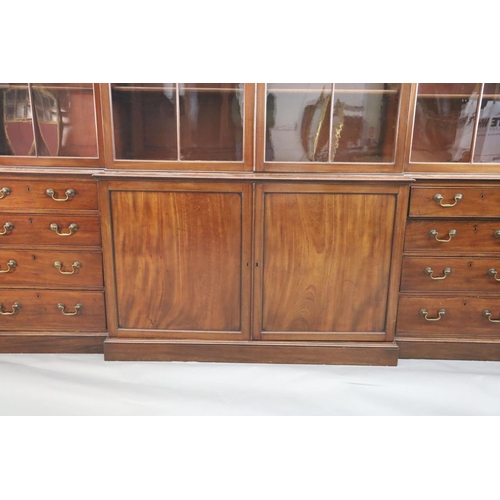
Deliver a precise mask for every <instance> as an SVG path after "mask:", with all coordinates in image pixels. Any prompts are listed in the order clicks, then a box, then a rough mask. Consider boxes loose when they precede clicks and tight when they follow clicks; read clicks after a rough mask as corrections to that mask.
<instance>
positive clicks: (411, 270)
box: [0, 256, 500, 293]
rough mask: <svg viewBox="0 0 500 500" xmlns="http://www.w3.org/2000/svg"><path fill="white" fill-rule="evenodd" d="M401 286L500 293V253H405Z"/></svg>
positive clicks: (419, 289) (410, 289)
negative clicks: (469, 254) (486, 255)
mask: <svg viewBox="0 0 500 500" xmlns="http://www.w3.org/2000/svg"><path fill="white" fill-rule="evenodd" d="M0 282H1V279H0ZM400 290H401V292H459V291H471V292H476V291H477V292H484V293H495V292H496V293H500V257H499V258H481V257H410V256H405V257H403V269H402V273H401V288H400Z"/></svg>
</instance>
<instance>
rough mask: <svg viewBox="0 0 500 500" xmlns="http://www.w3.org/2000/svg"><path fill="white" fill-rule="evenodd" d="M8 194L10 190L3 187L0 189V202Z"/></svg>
mask: <svg viewBox="0 0 500 500" xmlns="http://www.w3.org/2000/svg"><path fill="white" fill-rule="evenodd" d="M9 194H10V188H8V187H3V188H2V189H0V200H3V199H4V198H5V197H6V196H9Z"/></svg>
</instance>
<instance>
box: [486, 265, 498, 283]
mask: <svg viewBox="0 0 500 500" xmlns="http://www.w3.org/2000/svg"><path fill="white" fill-rule="evenodd" d="M497 274H498V271H497V270H496V269H495V268H493V267H492V268H491V269H488V276H493V279H494V280H495V281H500V278H497Z"/></svg>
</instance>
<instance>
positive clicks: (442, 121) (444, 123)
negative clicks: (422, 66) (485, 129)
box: [411, 83, 480, 162]
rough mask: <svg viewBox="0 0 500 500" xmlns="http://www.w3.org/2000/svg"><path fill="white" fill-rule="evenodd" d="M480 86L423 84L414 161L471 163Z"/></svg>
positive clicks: (415, 128)
mask: <svg viewBox="0 0 500 500" xmlns="http://www.w3.org/2000/svg"><path fill="white" fill-rule="evenodd" d="M479 89H480V85H479V84H477V83H425V84H419V86H418V94H417V103H416V108H415V120H414V127H413V142H412V151H411V161H413V162H469V161H470V160H471V158H470V156H471V154H470V153H471V146H472V136H473V133H474V122H475V118H476V109H477V104H478V102H477V101H478V94H479Z"/></svg>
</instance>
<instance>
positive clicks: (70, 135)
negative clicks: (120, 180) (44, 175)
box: [0, 83, 104, 167]
mask: <svg viewBox="0 0 500 500" xmlns="http://www.w3.org/2000/svg"><path fill="white" fill-rule="evenodd" d="M103 162H104V149H103V137H102V122H101V98H100V92H99V85H98V84H93V83H2V84H0V165H9V166H26V165H32V166H47V167H99V166H102V165H103Z"/></svg>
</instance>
